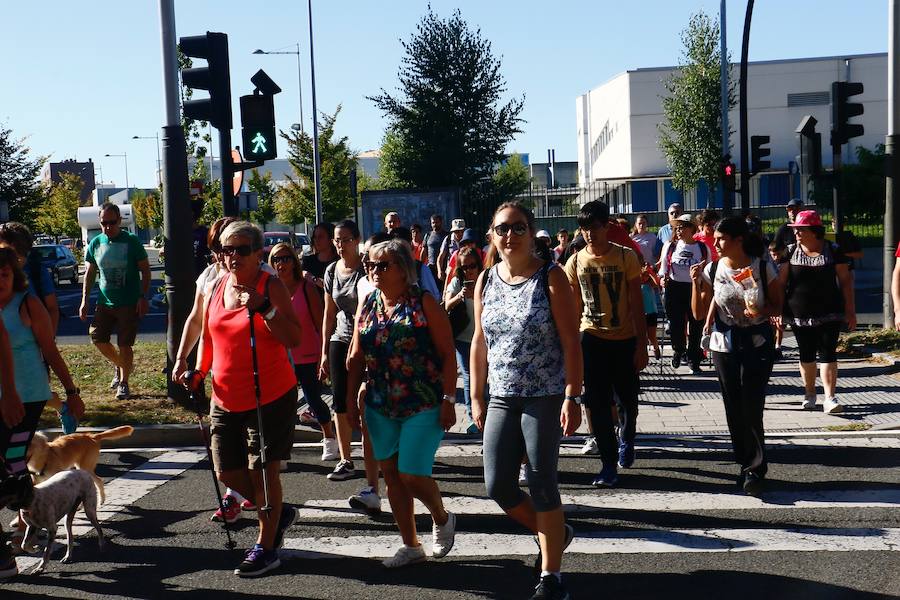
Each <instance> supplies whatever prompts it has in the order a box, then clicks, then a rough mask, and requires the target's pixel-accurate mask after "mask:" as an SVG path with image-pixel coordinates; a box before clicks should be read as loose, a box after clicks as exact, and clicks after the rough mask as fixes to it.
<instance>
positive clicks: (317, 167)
mask: <svg viewBox="0 0 900 600" xmlns="http://www.w3.org/2000/svg"><path fill="white" fill-rule="evenodd" d="M306 6H307V11H308V14H309V77H310V81H311V82H312V110H313V169H314V171H313V174H314V175H315V181H316V223H321V222H322V183H321V175H320V174H321V171H322V163H321V162H320V161H319V124H318V123H319V113H318V112H317V111H316V61H315V58H314V56H313V20H312V0H308V2H307V3H306Z"/></svg>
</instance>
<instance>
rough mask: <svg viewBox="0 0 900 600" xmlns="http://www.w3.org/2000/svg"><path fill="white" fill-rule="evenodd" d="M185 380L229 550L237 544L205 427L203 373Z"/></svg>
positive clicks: (188, 374)
mask: <svg viewBox="0 0 900 600" xmlns="http://www.w3.org/2000/svg"><path fill="white" fill-rule="evenodd" d="M185 381H186V383H185V387H187V388H188V390H190V392H191V402H193V403H194V409H195V410H196V411H197V424H198V425H199V426H200V437H202V438H203V445H204V447H206V459H207V460H208V461H209V472H210V473H211V474H212V480H213V486H215V488H216V500H217V501H218V503H219V510H221V511H222V515H223V519H222V526H223V527H224V528H225V535H226V536H227V537H228V540H227V541H226V542H225V547H226V548H228V549H229V550H234V549H235V547H236V546H237V544H236V543H235V541H234V540H233V539H231V528H229V527H228V521H226V520H225V519H224V515H225V503H224V501H223V500H222V488H220V487H219V478H218V477H216V470H215V466H214V465H213V459H212V450H211V449H210V441H209V435H208V434H207V433H206V429H205V428H204V427H203V408H202V407H203V406H204V405H206V403H205V402H202V401H201V400H205V399H206V394H205V392H204V388H203V375H201V374H200V371H194V370H191V371H188V372H187V373H186V374H185Z"/></svg>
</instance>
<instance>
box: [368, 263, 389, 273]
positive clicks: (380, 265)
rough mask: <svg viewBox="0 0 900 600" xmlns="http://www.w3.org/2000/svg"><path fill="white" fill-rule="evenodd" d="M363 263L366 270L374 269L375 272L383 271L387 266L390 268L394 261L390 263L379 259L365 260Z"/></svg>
mask: <svg viewBox="0 0 900 600" xmlns="http://www.w3.org/2000/svg"><path fill="white" fill-rule="evenodd" d="M363 264H364V265H365V267H366V271H375V272H376V273H384V272H385V271H387V270H388V269H389V268H391V265H392V264H394V263H392V262H391V261H389V260H379V261H372V260H367V261H366V262H364V263H363Z"/></svg>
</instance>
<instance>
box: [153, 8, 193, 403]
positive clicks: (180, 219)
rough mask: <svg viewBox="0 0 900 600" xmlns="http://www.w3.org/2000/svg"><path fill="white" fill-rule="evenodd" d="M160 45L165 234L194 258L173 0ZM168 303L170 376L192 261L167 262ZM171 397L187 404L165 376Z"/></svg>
mask: <svg viewBox="0 0 900 600" xmlns="http://www.w3.org/2000/svg"><path fill="white" fill-rule="evenodd" d="M159 24H160V45H161V47H162V65H163V73H162V75H163V78H162V79H163V92H164V100H165V114H166V120H165V125H163V128H162V145H163V173H162V182H163V186H162V188H163V189H162V194H163V234H164V237H165V252H166V256H169V257H185V258H186V257H188V256H192V255H193V243H192V241H191V225H192V218H191V211H190V204H189V203H190V200H189V198H188V176H187V147H186V144H185V141H184V131H183V130H182V129H181V96H180V93H179V92H180V90H179V88H178V57H177V54H178V53H177V46H176V41H175V40H176V37H175V4H174V0H159ZM165 283H166V300H167V302H168V305H169V315H168V316H169V318H168V327H167V330H166V367H167V369H166V373H167V374H169V375H170V374H171V373H172V371H173V367H174V359H175V357H176V355H177V352H178V342H179V340H180V339H181V331H182V329H183V328H184V323H185V321H187V317H188V314H190V311H191V301H192V299H193V295H194V262H193V261H192V260H167V261H166V262H165ZM166 381H167V387H168V396H169V398H170V399H172V400H173V401H175V402H178V403H181V404H185V403H186V402H187V391H186V390H185V389H184V387H182V386H180V385H177V384H175V383H174V382H173V381H172V378H171V376H168V375H167V377H166Z"/></svg>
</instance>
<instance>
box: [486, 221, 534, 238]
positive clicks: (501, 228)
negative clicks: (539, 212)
mask: <svg viewBox="0 0 900 600" xmlns="http://www.w3.org/2000/svg"><path fill="white" fill-rule="evenodd" d="M493 230H494V233H496V234H497V235H499V236H500V237H504V236H505V235H507V234H508V233H509V232H510V231H512V232H513V234H514V235H517V236H519V237H521V236H523V235H525V234H526V233H527V232H528V225H527V224H525V223H513V224H512V225H510V224H509V223H500V224H499V225H494V227H493Z"/></svg>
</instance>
